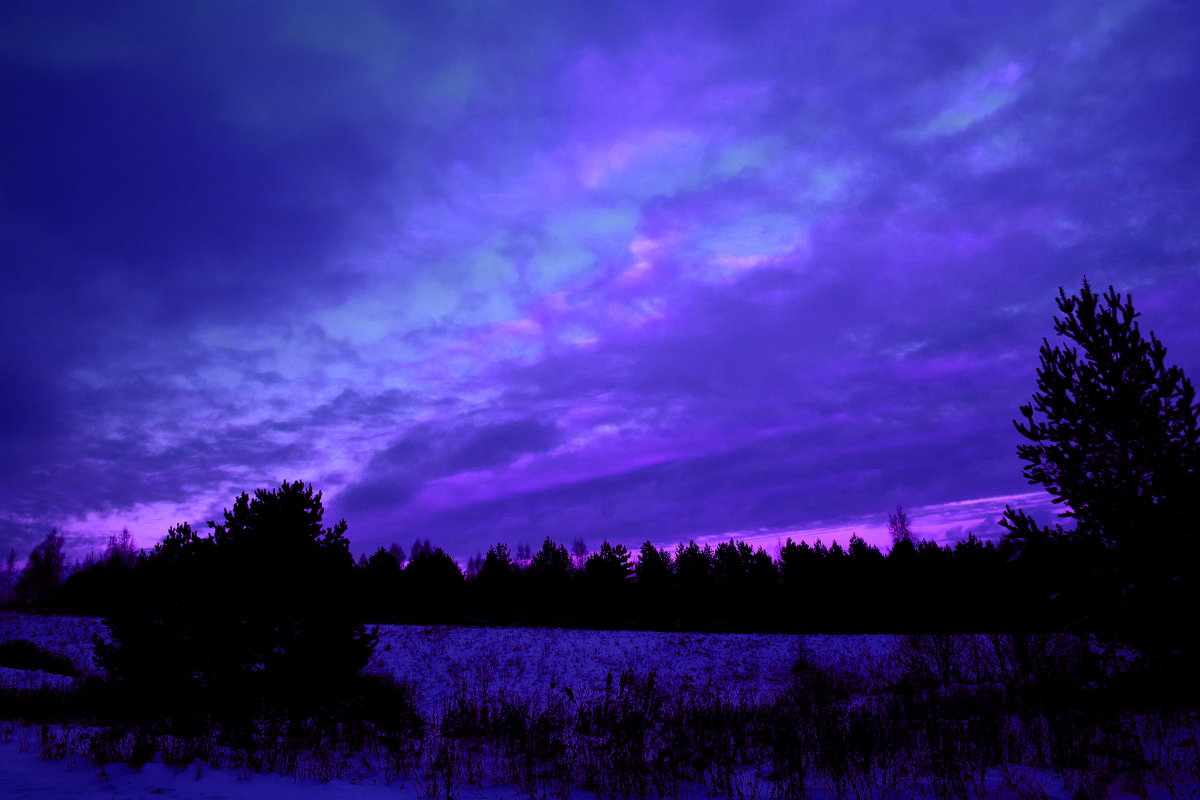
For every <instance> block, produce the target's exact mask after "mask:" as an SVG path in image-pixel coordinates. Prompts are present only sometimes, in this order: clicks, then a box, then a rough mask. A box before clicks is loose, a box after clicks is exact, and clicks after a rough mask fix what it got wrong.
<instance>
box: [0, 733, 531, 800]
mask: <svg viewBox="0 0 1200 800" xmlns="http://www.w3.org/2000/svg"><path fill="white" fill-rule="evenodd" d="M35 749H36V745H34V744H32V743H25V744H24V745H23V744H21V743H18V742H16V741H11V742H7V743H4V744H0V787H2V789H0V796H2V797H4V799H5V800H57V799H58V798H64V799H66V798H101V797H103V798H113V799H114V800H124V798H131V799H132V798H145V797H169V798H177V799H178V800H192V799H193V798H194V800H270V799H271V798H295V800H339V798H352V800H383V798H388V800H415V799H416V798H419V797H422V794H421V792H420V791H419V788H418V787H417V786H416V785H413V784H409V785H405V784H401V783H392V784H386V783H383V782H382V781H380V782H377V783H360V784H355V783H350V782H349V781H345V780H332V781H329V782H327V783H319V782H317V781H297V780H293V779H292V778H288V777H285V776H281V775H255V776H254V777H253V778H250V779H244V778H242V777H240V776H239V775H238V774H237V773H236V772H234V771H231V770H216V769H209V768H207V767H198V766H196V765H193V766H191V767H188V768H186V769H183V770H178V769H171V768H169V767H165V766H163V765H162V764H147V765H146V766H144V767H142V768H141V769H137V770H135V769H132V768H130V767H126V766H123V765H120V764H110V765H108V766H107V767H105V768H104V769H103V770H100V769H97V768H96V767H94V766H91V765H89V764H88V763H87V762H84V761H81V760H79V759H74V760H70V761H67V762H61V761H42V760H41V759H39V758H38V757H37V755H35V754H34V752H32V751H33V750H35ZM485 796H487V797H493V798H498V799H499V798H514V799H515V798H516V797H518V795H517V794H516V793H515V792H512V791H511V790H506V789H501V788H497V789H496V790H495V791H489V792H488V793H487V794H486V795H485Z"/></svg>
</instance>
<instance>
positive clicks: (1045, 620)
mask: <svg viewBox="0 0 1200 800" xmlns="http://www.w3.org/2000/svg"><path fill="white" fill-rule="evenodd" d="M901 513H902V512H901ZM902 519H903V518H902ZM893 521H895V517H893ZM62 549H63V542H62V537H61V536H59V535H58V534H57V533H52V534H50V535H49V536H48V537H47V538H46V540H44V541H43V542H42V543H41V544H39V545H38V547H37V548H35V550H34V553H33V554H31V556H30V559H29V562H28V564H27V565H26V567H25V568H24V570H23V571H21V572H20V574H19V577H18V578H17V585H18V586H19V587H22V588H21V591H20V592H18V593H17V595H18V596H19V597H20V598H21V599H22V600H23V601H24V604H25V605H27V606H33V607H40V608H53V609H56V610H63V611H69V612H72V613H78V614H88V615H111V614H113V613H121V612H125V611H134V612H136V611H137V610H138V609H139V608H140V607H143V606H145V605H147V604H150V605H152V604H154V603H155V602H156V598H155V597H152V596H144V595H146V594H147V591H146V587H147V586H148V585H150V584H148V582H147V581H146V580H145V575H144V573H147V572H149V571H150V569H151V565H150V562H151V561H152V560H153V558H152V556H153V554H152V553H147V552H142V551H139V550H137V549H136V548H135V547H134V545H133V541H132V538H131V537H130V536H129V535H128V533H127V532H123V533H122V534H121V535H120V536H115V537H113V538H112V539H110V541H109V543H108V546H107V547H106V548H105V550H104V551H103V552H102V553H97V554H94V555H92V556H89V557H88V558H87V559H85V561H84V562H82V563H79V564H76V565H75V567H74V568H73V569H70V568H68V567H67V566H66V565H65V562H64V560H63V558H62ZM1091 555H1092V556H1094V555H1097V554H1091ZM1100 555H1102V554H1100ZM279 560H280V562H282V561H284V560H285V559H283V558H282V557H281V558H280V559H279ZM264 563H270V558H269V557H268V558H266V560H265V562H264ZM353 571H354V576H353V580H352V581H351V582H350V584H349V585H350V586H351V587H352V588H351V589H350V590H349V591H351V592H352V593H353V596H352V597H351V598H343V599H349V600H350V601H351V605H352V606H353V608H355V609H356V610H357V615H358V616H359V618H360V619H361V620H364V621H368V622H393V623H410V624H451V623H457V624H481V625H555V626H569V627H595V628H648V629H657V630H708V631H784V632H889V631H904V632H913V631H918V630H925V631H968V630H988V631H1002V630H1039V631H1042V630H1044V631H1052V630H1064V629H1071V628H1074V629H1081V630H1097V629H1103V628H1110V627H1119V620H1118V619H1117V616H1116V615H1117V610H1116V605H1115V604H1114V603H1113V602H1110V601H1109V600H1108V599H1106V598H1111V597H1113V596H1115V595H1114V594H1113V587H1109V586H1107V585H1105V584H1104V582H1103V581H1100V580H1098V579H1097V578H1096V576H1097V575H1102V574H1104V570H1103V569H1101V568H1100V567H1099V566H1098V565H1097V563H1096V562H1095V559H1094V558H1093V557H1091V556H1089V555H1088V554H1086V553H1083V552H1082V551H1081V550H1080V548H1079V547H1078V546H1071V545H1069V544H1065V545H1064V547H1063V548H1061V550H1060V552H1040V553H1038V554H1037V555H1036V557H1029V556H1024V557H1022V556H1020V555H1019V554H1018V553H1017V551H1015V550H1014V549H1013V548H1012V547H1011V546H1009V545H1008V544H1006V543H1004V542H1001V543H1000V544H996V543H994V542H992V541H983V540H981V539H979V538H978V537H976V536H974V535H969V536H967V537H966V538H965V539H963V540H961V541H959V542H956V543H954V544H952V545H940V544H937V543H935V542H933V541H929V540H918V539H916V538H915V537H913V536H912V535H911V533H909V532H908V531H907V525H904V527H903V528H902V529H901V531H900V535H899V536H898V538H897V539H896V541H894V543H893V545H892V547H891V548H890V549H889V550H888V551H887V552H886V554H885V553H884V552H882V551H881V550H880V549H879V548H877V547H875V546H873V545H871V544H868V543H867V542H866V541H865V540H863V539H862V538H861V537H859V536H852V537H851V538H850V541H849V542H848V544H847V546H845V547H843V546H842V545H841V544H840V543H838V542H836V541H834V542H832V543H830V544H829V545H826V544H824V543H823V542H821V541H819V540H818V541H816V542H815V543H812V544H809V543H807V542H803V541H801V542H796V541H793V540H791V539H788V540H787V542H786V543H785V544H783V545H782V546H781V547H780V548H779V550H778V552H777V553H776V554H775V555H772V554H770V553H768V552H767V551H766V550H764V549H763V548H761V547H758V548H755V547H752V546H751V545H750V544H748V543H746V542H744V541H736V540H729V541H726V542H721V543H720V544H717V545H716V546H715V547H714V546H712V545H703V546H701V545H699V544H697V543H696V542H695V541H689V542H687V543H686V544H679V545H678V546H677V547H676V548H674V550H667V549H661V548H658V547H655V546H654V545H653V544H652V543H650V542H648V541H647V542H645V543H644V544H643V545H642V546H641V548H640V549H639V550H638V551H636V552H634V551H631V550H629V549H628V548H626V547H625V546H624V545H621V544H612V543H610V542H607V541H606V542H604V543H603V544H601V545H600V547H599V549H598V550H597V551H596V552H593V553H590V554H589V553H587V551H586V547H584V546H583V545H582V543H580V542H576V543H575V544H574V546H573V547H572V548H571V550H570V551H569V550H568V548H567V547H566V545H564V544H562V543H559V542H556V541H554V540H552V539H550V538H547V539H546V540H545V541H544V542H543V543H542V545H541V547H540V548H539V549H538V550H537V551H534V552H531V551H530V549H529V548H528V547H524V546H522V547H518V549H517V551H516V552H515V553H514V552H512V551H510V549H509V547H508V546H507V545H505V544H497V545H495V546H493V547H492V548H491V549H489V550H488V551H487V553H486V554H481V555H479V556H477V557H475V558H472V559H470V560H469V561H468V563H467V567H466V569H465V570H464V569H462V568H461V567H460V565H459V564H458V563H457V562H456V561H455V560H454V559H453V558H451V557H450V555H448V554H447V553H446V552H445V551H444V550H442V549H441V548H439V547H436V546H434V545H433V544H432V543H431V542H430V541H429V540H417V541H416V542H415V543H414V544H413V545H412V547H411V549H410V551H409V552H408V553H405V551H404V548H403V547H401V546H399V545H397V544H393V545H392V546H391V547H387V548H385V547H380V548H379V549H378V550H376V551H375V552H374V553H373V554H371V555H370V556H369V557H368V556H365V555H364V556H363V557H361V558H360V559H359V560H358V562H357V564H356V565H355V566H354V568H353ZM247 578H248V579H250V576H247ZM328 588H330V587H322V586H313V587H312V590H313V592H314V593H322V592H324V591H326V590H327V589H328ZM197 589H198V591H201V592H203V591H206V587H204V586H203V585H201V586H199V587H197ZM207 591H211V592H213V593H214V594H219V593H221V592H222V591H224V589H223V588H222V587H220V586H217V585H215V584H214V585H213V586H211V587H207ZM343 591H345V590H344V589H343Z"/></svg>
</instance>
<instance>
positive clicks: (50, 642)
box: [0, 611, 112, 674]
mask: <svg viewBox="0 0 1200 800" xmlns="http://www.w3.org/2000/svg"><path fill="white" fill-rule="evenodd" d="M95 636H99V637H100V638H101V639H102V640H103V641H106V642H110V641H112V639H111V637H110V636H109V635H108V627H107V626H106V625H105V624H104V620H101V619H98V618H96V617H68V616H58V615H52V614H22V613H18V612H16V611H0V642H7V641H11V640H13V639H26V640H28V641H31V642H33V643H34V644H36V645H37V646H38V647H40V648H42V649H43V650H48V651H50V652H52V653H55V654H57V655H61V656H65V657H66V658H68V659H69V660H70V661H71V663H72V664H74V665H75V668H76V669H78V670H79V671H80V672H82V673H85V674H87V673H91V674H95V673H96V672H98V670H97V669H96V665H95V662H94V661H93V660H92V654H93V652H94V651H95V645H94V644H93V642H92V639H93V637H95Z"/></svg>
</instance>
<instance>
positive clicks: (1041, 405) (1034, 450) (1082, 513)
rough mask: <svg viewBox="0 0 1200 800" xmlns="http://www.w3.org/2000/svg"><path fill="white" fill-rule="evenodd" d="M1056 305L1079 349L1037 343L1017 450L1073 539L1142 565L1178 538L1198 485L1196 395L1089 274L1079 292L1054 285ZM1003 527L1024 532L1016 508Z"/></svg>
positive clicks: (1057, 321)
mask: <svg viewBox="0 0 1200 800" xmlns="http://www.w3.org/2000/svg"><path fill="white" fill-rule="evenodd" d="M1057 305H1058V308H1059V311H1060V312H1062V314H1063V316H1062V317H1061V318H1059V317H1055V318H1054V331H1055V333H1057V334H1059V335H1060V336H1064V337H1066V338H1067V339H1070V340H1071V341H1073V342H1075V344H1077V345H1078V347H1079V349H1078V350H1077V349H1076V348H1074V347H1070V346H1059V345H1053V346H1052V345H1051V344H1050V342H1049V340H1043V342H1042V347H1041V350H1040V352H1039V355H1040V360H1041V363H1040V366H1039V367H1038V372H1037V387H1038V391H1037V392H1036V393H1035V394H1034V395H1033V399H1032V400H1031V402H1029V403H1027V404H1026V405H1023V406H1021V409H1020V410H1021V415H1022V417H1023V418H1024V421H1016V422H1014V425H1015V426H1016V429H1017V431H1018V432H1020V434H1021V435H1022V436H1023V437H1025V438H1026V439H1027V440H1028V442H1027V443H1025V444H1022V445H1020V446H1019V447H1018V448H1017V454H1018V456H1020V458H1021V460H1023V461H1024V462H1025V467H1024V474H1025V478H1026V479H1027V480H1028V481H1029V482H1030V483H1031V484H1041V485H1042V486H1043V487H1045V489H1046V491H1047V492H1049V493H1050V496H1051V497H1052V498H1053V500H1054V502H1055V503H1058V504H1062V505H1064V506H1065V507H1066V508H1065V510H1064V512H1063V514H1062V516H1065V517H1070V518H1074V519H1075V520H1076V530H1075V535H1077V536H1096V537H1099V538H1100V539H1101V540H1102V541H1103V542H1104V544H1105V545H1106V546H1110V547H1114V548H1116V549H1118V550H1119V551H1122V552H1123V554H1124V555H1126V556H1132V557H1135V558H1138V560H1142V559H1143V557H1144V554H1145V553H1146V552H1147V551H1150V550H1153V549H1155V548H1159V547H1161V546H1162V545H1164V544H1165V543H1166V539H1167V538H1169V537H1172V536H1177V535H1180V534H1181V533H1182V531H1183V530H1184V528H1183V526H1181V525H1179V522H1180V521H1181V520H1182V512H1183V504H1184V503H1187V502H1191V499H1192V498H1193V497H1195V496H1196V494H1197V490H1198V489H1200V482H1198V481H1200V426H1198V425H1197V415H1198V414H1200V407H1197V406H1196V404H1195V391H1194V389H1193V388H1192V384H1191V382H1190V381H1189V380H1188V379H1187V378H1185V377H1184V375H1183V371H1182V370H1181V369H1180V368H1179V367H1176V366H1167V364H1166V354H1167V350H1166V347H1164V346H1163V344H1162V342H1160V341H1159V340H1158V338H1157V337H1155V335H1154V333H1153V332H1151V333H1150V337H1149V338H1148V339H1147V338H1145V337H1144V336H1142V333H1141V330H1140V329H1139V327H1138V324H1137V321H1136V320H1137V317H1138V316H1139V314H1138V313H1137V312H1136V311H1134V308H1133V301H1132V298H1131V297H1130V296H1128V295H1126V297H1125V299H1124V300H1122V299H1121V295H1120V294H1118V293H1117V292H1116V291H1114V290H1113V289H1112V288H1111V287H1110V288H1109V290H1108V292H1107V293H1105V294H1104V296H1103V297H1100V296H1097V295H1096V293H1095V292H1093V291H1092V287H1091V285H1090V284H1089V283H1088V282H1087V280H1086V279H1085V280H1084V282H1083V288H1082V289H1081V290H1080V293H1079V294H1078V295H1071V296H1068V295H1067V294H1066V293H1065V292H1064V291H1063V290H1062V289H1061V288H1060V289H1059V296H1058V299H1057ZM1005 524H1006V527H1007V528H1008V529H1009V530H1010V531H1012V532H1013V533H1014V534H1016V535H1017V536H1018V537H1020V536H1021V535H1022V534H1026V535H1027V534H1028V533H1029V531H1030V526H1029V525H1028V523H1027V522H1025V521H1024V520H1021V519H1020V518H1019V517H1018V516H1017V514H1016V513H1015V512H1010V513H1008V514H1006V517H1005Z"/></svg>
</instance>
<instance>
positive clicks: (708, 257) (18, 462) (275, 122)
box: [0, 0, 1200, 558]
mask: <svg viewBox="0 0 1200 800" xmlns="http://www.w3.org/2000/svg"><path fill="white" fill-rule="evenodd" d="M1198 53H1200V5H1198V4H1196V3H1194V2H1172V1H1170V0H1164V1H1163V2H1138V1H1134V2H1130V1H1128V0H1114V1H1112V2H1109V1H1108V0H1081V1H1080V2H1050V3H1044V2H1040V3H1028V4H1025V3H984V2H955V3H942V2H938V3H934V2H926V3H917V2H913V3H852V2H834V1H830V2H802V3H801V2H780V3H747V2H745V0H735V2H710V1H709V0H701V1H699V2H697V1H696V0H687V2H680V3H675V4H672V3H668V2H645V1H644V0H637V2H630V3H616V2H612V3H610V2H606V3H594V2H578V3H571V2H554V3H536V4H525V3H518V2H510V1H509V0H504V1H503V2H474V1H473V0H472V1H471V2H444V3H440V4H436V3H414V2H403V3H401V2H394V3H384V2H378V3H370V2H363V3H350V2H340V3H336V4H326V3H301V2H261V3H254V4H246V3H220V2H214V1H213V0H203V2H195V3H190V4H189V3H162V2H159V0H147V1H146V2H142V3H137V2H129V3H120V4H116V3H112V4H110V3H102V2H94V0H88V1H87V2H81V3H78V4H65V3H55V2H45V1H44V0H38V1H37V2H30V3H23V2H16V1H15V0H8V1H7V2H5V3H3V4H2V5H0V70H2V76H0V77H2V80H0V102H2V107H3V109H4V112H3V122H0V136H2V137H3V139H2V141H0V169H2V172H0V236H2V237H3V238H2V240H3V252H4V274H5V277H6V283H5V287H4V288H5V291H4V292H3V294H2V295H0V312H2V313H0V325H2V326H3V333H4V347H3V350H0V406H2V408H0V547H3V549H4V552H7V550H8V548H9V547H16V548H17V550H18V552H19V553H20V554H21V555H22V556H23V555H24V553H25V552H27V551H28V549H29V548H30V547H31V546H32V544H33V543H34V542H35V541H36V540H37V539H39V538H41V537H42V536H43V535H44V534H45V533H46V532H47V531H48V530H49V529H50V527H51V526H59V527H60V528H62V529H64V531H65V532H66V533H67V534H68V535H69V536H71V537H72V539H73V543H74V546H75V547H76V549H77V551H78V550H79V549H83V550H86V549H87V547H89V546H94V544H95V543H97V542H100V541H102V540H103V538H105V537H106V536H107V535H108V534H109V533H111V532H113V531H114V530H119V529H120V528H121V527H122V526H128V527H129V528H130V529H131V530H132V531H133V532H134V534H135V536H136V537H137V538H138V540H139V542H140V543H141V544H149V543H152V542H153V541H154V540H155V539H156V538H158V537H160V536H161V535H163V534H164V533H165V531H166V528H167V526H168V525H171V524H174V523H176V522H180V521H184V520H189V521H192V522H200V521H203V520H206V519H211V518H214V517H217V516H218V515H219V514H220V510H221V509H222V508H223V507H225V506H228V505H230V504H231V502H232V499H233V497H234V496H235V495H236V494H237V493H238V492H240V491H242V490H245V489H253V488H255V487H262V486H270V485H277V484H278V483H279V482H280V481H282V480H284V479H295V478H302V479H304V480H308V481H311V482H313V483H314V484H316V486H317V487H318V488H321V489H323V490H324V491H325V497H326V501H327V506H328V507H329V508H330V511H331V513H332V514H333V515H334V516H335V517H345V518H346V520H347V521H348V522H349V523H350V531H349V533H350V537H351V539H352V541H353V545H354V549H355V550H356V551H364V550H370V549H373V548H374V547H376V546H378V545H380V544H386V543H388V542H390V541H392V540H393V539H395V540H398V541H400V542H401V543H402V544H404V545H405V546H406V547H407V546H408V544H409V543H410V542H411V541H412V540H413V539H414V538H415V537H418V536H419V537H422V538H425V537H428V538H431V539H432V540H433V541H434V542H435V543H437V544H440V545H442V546H443V547H445V548H446V549H447V550H449V551H450V552H451V553H453V554H454V555H456V556H458V557H460V558H465V557H466V556H468V555H471V554H473V553H475V552H476V551H480V550H486V549H487V547H488V546H489V545H490V544H492V543H494V542H496V541H507V542H509V543H511V544H516V543H518V542H522V541H524V542H528V543H531V544H533V545H535V546H536V544H537V543H538V542H540V541H541V539H542V538H543V537H544V536H547V535H550V536H552V537H554V538H556V539H558V540H560V541H565V542H570V541H571V540H572V539H574V538H575V537H577V536H580V537H584V538H585V539H587V540H588V541H589V542H590V543H592V545H593V546H595V544H596V543H597V542H598V541H599V540H600V539H601V538H609V539H612V540H616V541H623V542H626V543H629V544H636V543H638V542H640V541H642V540H644V539H646V538H650V539H652V540H654V541H656V542H659V543H662V544H673V543H675V542H676V541H679V540H681V539H687V538H691V537H696V538H701V537H726V536H729V535H731V534H732V535H737V536H740V537H753V538H754V539H755V540H756V541H760V542H762V543H763V544H765V545H767V546H768V547H769V548H770V547H773V545H774V543H775V542H776V541H777V540H778V539H780V538H783V537H785V536H787V535H792V536H799V535H805V534H806V532H807V534H808V535H809V536H815V535H816V534H817V533H818V532H820V533H821V534H822V535H823V536H824V537H825V539H826V541H828V539H829V538H831V537H832V536H837V537H838V538H840V539H841V540H842V541H845V539H847V538H848V536H849V533H850V531H852V530H857V531H859V532H860V533H863V534H866V535H867V538H868V539H871V540H874V541H878V542H882V541H883V539H884V536H883V533H882V531H883V527H884V525H885V524H886V519H887V512H888V510H889V509H891V508H894V506H895V505H896V503H903V504H904V505H905V506H906V507H908V508H909V509H910V511H911V513H912V516H913V518H914V523H915V524H914V527H915V529H916V530H917V532H918V533H919V534H924V535H927V536H935V535H936V536H939V537H941V536H954V535H957V534H961V533H962V532H963V531H965V530H966V529H968V528H970V529H974V530H975V531H976V532H979V533H981V534H984V535H994V534H995V533H996V531H997V528H996V526H995V520H996V518H997V517H998V515H999V511H1000V510H1001V509H1002V508H1003V505H1004V502H1005V499H1006V498H1008V499H1009V501H1010V502H1014V503H1015V504H1019V505H1023V506H1025V507H1028V508H1031V509H1033V508H1038V509H1040V511H1039V514H1040V515H1041V516H1042V517H1043V518H1048V514H1049V511H1047V510H1046V508H1045V506H1046V504H1045V501H1044V498H1043V496H1042V495H1041V494H1040V493H1039V494H1033V495H1030V496H1028V497H1021V496H1020V495H1023V494H1025V493H1028V492H1030V491H1031V490H1032V488H1033V487H1030V486H1028V485H1027V484H1026V483H1025V482H1024V480H1023V479H1022V477H1021V463H1020V462H1019V460H1018V459H1017V458H1016V456H1015V453H1014V448H1015V446H1016V444H1017V435H1016V433H1015V432H1014V430H1013V428H1012V424H1011V420H1012V419H1013V417H1014V416H1015V414H1016V411H1017V406H1018V405H1019V404H1021V403H1023V402H1025V401H1026V400H1027V399H1028V397H1029V395H1030V394H1031V392H1032V391H1033V388H1034V371H1035V369H1036V365H1037V347H1038V345H1039V343H1040V340H1041V338H1042V337H1043V336H1047V335H1050V334H1051V328H1050V319H1051V316H1052V315H1053V314H1054V312H1055V308H1054V303H1053V298H1054V295H1055V293H1056V290H1057V287H1058V286H1060V285H1062V286H1066V287H1068V289H1071V290H1073V289H1077V288H1078V286H1079V282H1080V278H1081V276H1082V275H1083V274H1085V273H1086V274H1087V275H1088V277H1089V278H1090V279H1091V280H1092V281H1093V283H1094V284H1096V285H1098V286H1101V287H1106V286H1108V285H1109V284H1110V283H1112V284H1115V285H1116V286H1117V287H1118V288H1119V289H1121V290H1123V291H1130V292H1132V293H1133V295H1134V301H1135V304H1136V305H1137V307H1138V308H1139V310H1141V311H1142V312H1143V325H1144V326H1145V327H1147V328H1150V329H1153V330H1154V331H1156V332H1157V333H1158V334H1159V336H1160V337H1161V338H1162V339H1163V340H1164V341H1165V343H1166V344H1167V346H1168V348H1169V351H1170V356H1169V357H1170V359H1171V360H1172V361H1174V362H1175V363H1178V364H1180V365H1181V366H1182V367H1183V368H1184V370H1185V371H1186V372H1188V374H1190V375H1192V376H1193V377H1195V376H1197V375H1200V330H1198V326H1197V325H1196V323H1195V319H1196V316H1195V315H1196V308H1197V306H1198V304H1200V274H1198V266H1200V225H1198V224H1197V222H1198V221H1200V57H1198V56H1197V54H1198ZM1014 495H1016V496H1017V497H1016V498H1015V499H1013V496H1014Z"/></svg>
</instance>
